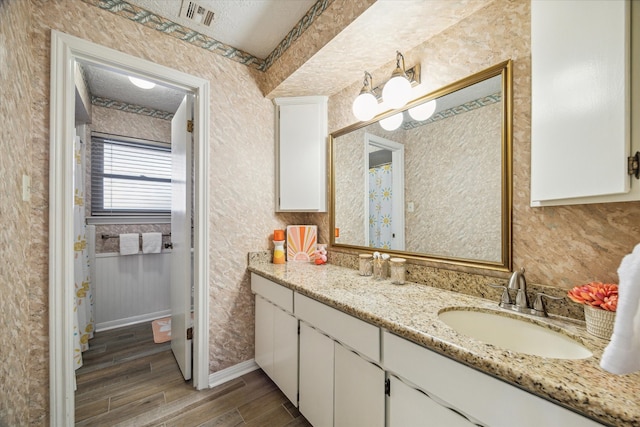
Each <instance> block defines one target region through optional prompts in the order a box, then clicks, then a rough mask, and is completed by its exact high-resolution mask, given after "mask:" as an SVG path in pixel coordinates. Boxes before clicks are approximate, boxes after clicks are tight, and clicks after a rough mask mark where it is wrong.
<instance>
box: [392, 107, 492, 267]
mask: <svg viewBox="0 0 640 427" xmlns="http://www.w3.org/2000/svg"><path fill="white" fill-rule="evenodd" d="M501 130H502V106H501V104H491V105H488V106H486V107H483V108H479V109H477V110H472V111H468V112H466V113H463V114H459V115H455V116H451V117H449V118H446V119H444V120H438V121H435V122H433V123H430V124H427V125H425V126H419V127H417V128H414V129H411V130H409V131H407V132H406V136H405V139H404V145H405V150H406V151H405V164H406V174H405V188H406V192H405V197H406V202H407V203H408V202H413V203H414V206H415V210H414V211H413V212H408V211H407V212H406V224H405V228H406V247H407V249H409V250H411V251H412V252H420V253H428V254H438V255H444V256H451V257H458V258H467V259H477V260H491V261H500V259H501V248H502V241H501V231H500V227H501V221H500V218H501V209H502V203H501V198H500V194H501V188H502V180H501V178H502V176H501V168H500V164H501V158H500V156H501V152H502V150H501V147H500V141H501Z"/></svg>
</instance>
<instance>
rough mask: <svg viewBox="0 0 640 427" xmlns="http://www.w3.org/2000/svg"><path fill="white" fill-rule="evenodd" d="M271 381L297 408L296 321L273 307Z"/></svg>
mask: <svg viewBox="0 0 640 427" xmlns="http://www.w3.org/2000/svg"><path fill="white" fill-rule="evenodd" d="M273 312H274V315H273V330H274V333H273V379H274V382H275V383H276V384H277V385H278V387H279V388H280V390H282V392H283V393H284V395H285V396H287V398H288V399H289V400H290V401H291V403H293V404H294V405H295V406H298V319H296V318H295V317H293V316H292V315H290V314H288V313H286V312H285V311H283V310H281V309H279V308H278V307H275V306H273Z"/></svg>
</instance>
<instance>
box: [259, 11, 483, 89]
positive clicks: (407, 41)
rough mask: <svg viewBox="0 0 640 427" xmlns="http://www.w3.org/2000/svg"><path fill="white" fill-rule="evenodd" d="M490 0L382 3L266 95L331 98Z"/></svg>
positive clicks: (377, 82) (376, 83)
mask: <svg viewBox="0 0 640 427" xmlns="http://www.w3.org/2000/svg"><path fill="white" fill-rule="evenodd" d="M492 1H493V0H457V1H453V0H428V1H427V0H378V1H377V2H376V3H374V4H373V5H372V6H371V7H369V9H367V10H366V11H365V12H364V13H363V14H362V15H360V16H359V17H358V18H357V19H356V20H355V21H354V22H352V23H351V24H350V25H349V26H348V27H347V28H345V29H344V30H343V31H342V32H340V34H338V35H337V36H336V37H335V38H334V39H333V40H331V41H330V42H329V43H328V44H327V45H325V46H324V47H323V48H322V49H321V50H320V51H318V52H317V53H316V54H315V55H314V56H313V57H312V58H311V59H310V60H309V61H307V62H306V63H305V64H304V65H302V66H301V67H299V68H298V70H296V71H295V72H294V73H293V74H292V75H291V76H289V77H288V78H287V79H286V80H285V81H284V82H282V83H281V84H280V86H279V87H278V88H276V89H275V90H274V91H272V92H271V93H268V94H267V96H268V97H270V98H271V97H276V96H300V95H332V94H334V93H336V92H338V91H339V90H341V89H343V88H345V87H347V86H349V85H351V84H353V83H354V82H355V81H360V80H362V77H363V72H364V71H365V70H367V71H370V72H373V71H374V70H376V69H378V68H380V67H381V66H383V65H384V64H387V63H389V62H393V61H394V60H395V57H396V54H395V53H396V50H399V51H401V52H403V53H406V52H407V51H408V50H410V49H412V48H414V47H416V46H418V45H419V44H421V43H423V42H424V41H426V40H428V39H429V38H431V37H433V36H435V35H436V34H438V33H440V32H442V31H443V30H445V29H446V28H448V27H450V26H452V25H454V24H456V23H457V22H459V21H460V20H462V19H464V18H466V17H467V16H469V15H471V14H473V13H474V12H476V11H477V10H479V9H480V8H482V7H484V6H486V5H487V4H489V3H491V2H492ZM311 31H312V30H311ZM413 65H415V64H413V63H411V62H407V64H406V66H407V68H409V67H411V66H413ZM374 77H375V76H374ZM309 82H313V84H309ZM380 83H382V82H381V81H374V85H375V86H377V85H378V84H380Z"/></svg>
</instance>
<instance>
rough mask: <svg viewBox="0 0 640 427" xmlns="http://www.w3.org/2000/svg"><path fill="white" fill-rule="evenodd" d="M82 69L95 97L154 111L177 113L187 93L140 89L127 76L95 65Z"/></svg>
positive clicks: (165, 88)
mask: <svg viewBox="0 0 640 427" xmlns="http://www.w3.org/2000/svg"><path fill="white" fill-rule="evenodd" d="M82 69H83V71H84V74H85V78H86V80H87V85H88V86H89V92H90V93H91V95H93V96H98V97H101V98H106V99H110V100H114V101H119V102H123V103H126V104H133V105H139V106H142V107H147V108H151V109H154V110H159V111H165V112H169V113H175V112H176V110H177V109H178V106H179V105H180V102H181V101H182V99H183V98H184V96H185V92H183V91H178V90H175V89H171V88H168V87H164V86H161V85H156V86H155V87H154V88H153V89H140V88H139V87H137V86H135V85H134V84H133V83H131V82H130V81H129V79H128V77H127V76H126V75H125V74H122V73H120V72H116V71H112V70H109V69H106V68H102V67H98V66H95V65H87V64H82Z"/></svg>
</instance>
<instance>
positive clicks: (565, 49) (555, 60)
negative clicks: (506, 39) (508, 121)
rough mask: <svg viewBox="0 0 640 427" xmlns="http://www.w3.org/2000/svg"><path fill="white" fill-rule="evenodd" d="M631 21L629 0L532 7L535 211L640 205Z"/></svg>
mask: <svg viewBox="0 0 640 427" xmlns="http://www.w3.org/2000/svg"><path fill="white" fill-rule="evenodd" d="M629 19H630V4H629V2H628V1H607V0H593V1H587V2H570V1H545V0H535V1H532V2H531V62H532V88H531V89H532V117H531V120H532V123H531V204H532V206H543V205H564V204H575V203H597V202H605V201H623V200H638V196H639V194H638V191H637V187H638V186H639V185H638V184H639V183H638V181H637V180H635V178H634V179H633V182H632V181H631V178H630V176H629V175H628V174H627V167H626V164H627V157H628V156H629V155H630V125H631V119H630V99H631V97H630V92H631V89H630V78H629V76H630V42H629V37H630V35H629V34H630V32H629V27H630V24H629ZM635 49H637V47H636V48H635ZM637 149H638V148H636V149H634V150H632V151H633V153H635V151H636V150H637ZM630 187H633V188H631V190H632V191H633V192H634V193H635V195H630V194H629V192H630ZM579 198H580V199H579Z"/></svg>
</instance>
